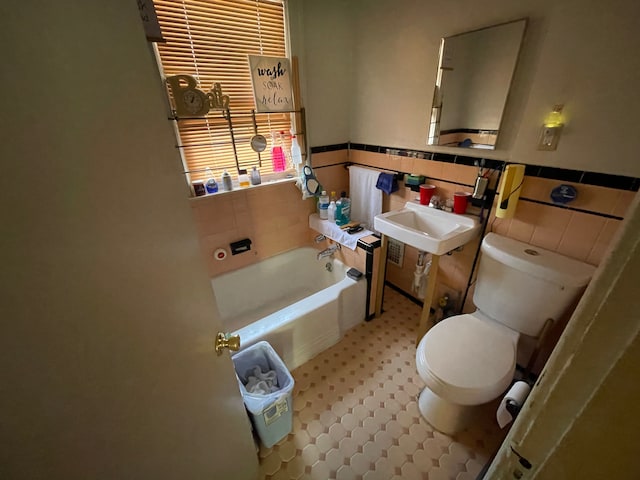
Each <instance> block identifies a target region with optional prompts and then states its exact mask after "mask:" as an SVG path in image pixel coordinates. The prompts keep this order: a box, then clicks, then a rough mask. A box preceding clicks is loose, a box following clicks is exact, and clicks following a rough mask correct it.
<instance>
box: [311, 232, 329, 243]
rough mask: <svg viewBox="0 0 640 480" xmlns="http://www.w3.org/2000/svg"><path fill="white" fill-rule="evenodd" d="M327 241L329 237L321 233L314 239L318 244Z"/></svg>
mask: <svg viewBox="0 0 640 480" xmlns="http://www.w3.org/2000/svg"><path fill="white" fill-rule="evenodd" d="M326 239H327V237H325V236H324V235H323V234H322V233H321V234H320V235H318V236H316V238H314V241H315V242H316V243H320V242H323V241H325V240H326Z"/></svg>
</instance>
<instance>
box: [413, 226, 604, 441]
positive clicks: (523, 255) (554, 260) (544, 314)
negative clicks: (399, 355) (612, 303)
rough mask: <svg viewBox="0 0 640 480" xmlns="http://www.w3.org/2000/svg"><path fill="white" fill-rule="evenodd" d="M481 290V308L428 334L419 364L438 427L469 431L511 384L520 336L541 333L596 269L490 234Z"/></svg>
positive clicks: (426, 411)
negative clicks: (481, 409) (475, 416)
mask: <svg viewBox="0 0 640 480" xmlns="http://www.w3.org/2000/svg"><path fill="white" fill-rule="evenodd" d="M481 251H482V258H481V259H480V263H479V267H478V276H477V280H476V283H475V288H474V293H473V303H474V304H475V305H476V307H477V310H476V311H475V312H474V313H472V314H465V315H457V316H455V317H449V318H447V319H445V320H443V321H441V322H440V323H438V324H437V325H435V326H434V327H433V328H431V329H430V330H429V331H428V332H427V334H426V335H425V336H424V337H423V338H422V339H421V340H420V343H419V345H418V348H417V350H416V366H417V369H418V373H419V374H420V377H421V378H422V379H423V380H424V382H425V383H426V387H425V388H424V390H423V391H422V392H421V393H420V398H419V401H418V407H419V409H420V413H421V414H422V416H423V417H424V418H425V419H426V420H427V421H428V422H429V423H430V424H431V425H432V426H433V427H434V428H436V429H437V430H440V431H441V432H443V433H446V434H449V435H452V434H454V433H456V432H458V431H460V430H462V429H464V428H465V427H466V425H467V423H468V421H469V420H470V419H471V417H472V413H473V411H474V410H475V408H474V407H475V406H476V405H481V404H483V403H487V402H490V401H491V400H494V399H496V398H498V397H499V396H500V395H501V394H502V393H503V392H505V391H506V389H507V388H508V387H509V384H510V383H511V380H512V379H513V374H514V371H515V366H516V353H517V345H518V339H519V338H520V334H524V335H528V336H530V337H534V338H536V337H538V335H539V334H540V331H541V330H542V327H543V326H544V324H545V323H546V322H547V321H549V320H552V321H553V320H557V319H559V318H560V317H561V316H562V315H563V314H564V312H565V311H566V309H567V308H568V307H569V306H570V305H571V304H572V303H574V302H575V300H576V298H577V297H578V296H579V295H580V294H581V293H582V291H583V290H584V287H585V286H586V285H587V283H589V280H590V279H591V276H592V275H593V272H594V267H593V266H591V265H587V264H586V263H583V262H579V261H577V260H574V259H572V258H568V257H565V256H563V255H560V254H558V253H556V252H550V251H547V250H544V249H542V248H537V247H533V246H532V245H528V244H526V243H523V242H519V241H517V240H513V239H510V238H506V237H502V236H500V235H496V234H495V233H489V234H487V236H486V237H485V238H484V239H483V241H482V246H481Z"/></svg>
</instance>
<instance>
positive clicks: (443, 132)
mask: <svg viewBox="0 0 640 480" xmlns="http://www.w3.org/2000/svg"><path fill="white" fill-rule="evenodd" d="M449 133H478V134H481V133H484V134H489V135H497V134H498V130H480V129H478V128H454V129H451V130H440V135H447V134H449Z"/></svg>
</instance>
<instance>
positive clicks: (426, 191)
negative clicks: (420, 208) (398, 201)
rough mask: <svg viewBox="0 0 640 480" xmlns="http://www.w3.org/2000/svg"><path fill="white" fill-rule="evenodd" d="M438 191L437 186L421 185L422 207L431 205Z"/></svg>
mask: <svg viewBox="0 0 640 480" xmlns="http://www.w3.org/2000/svg"><path fill="white" fill-rule="evenodd" d="M435 191H436V186H435V185H426V184H423V185H420V205H429V202H430V201H431V197H433V192H435Z"/></svg>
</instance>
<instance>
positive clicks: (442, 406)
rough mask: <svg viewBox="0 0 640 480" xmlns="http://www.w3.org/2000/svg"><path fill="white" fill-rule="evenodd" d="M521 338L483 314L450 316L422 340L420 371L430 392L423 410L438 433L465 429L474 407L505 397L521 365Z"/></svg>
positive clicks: (418, 358)
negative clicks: (519, 357) (517, 352)
mask: <svg viewBox="0 0 640 480" xmlns="http://www.w3.org/2000/svg"><path fill="white" fill-rule="evenodd" d="M518 337H519V335H518V333H517V332H515V331H513V330H509V329H508V328H506V327H504V326H502V325H500V324H497V323H495V322H492V321H491V320H489V319H487V318H484V317H483V315H482V313H481V312H475V313H474V314H467V315H457V316H455V317H449V318H447V319H445V320H443V321H442V322H440V323H438V324H437V325H435V326H434V327H433V328H432V329H431V330H429V332H428V333H427V334H426V335H425V336H424V337H422V340H421V341H420V343H419V345H418V348H417V351H416V366H417V370H418V373H419V375H420V377H421V378H422V379H423V380H424V381H425V383H426V385H427V386H426V388H425V389H424V390H423V391H422V393H421V394H420V398H419V401H418V407H419V409H420V413H421V414H422V416H423V417H424V418H425V419H426V420H427V421H428V422H429V423H430V424H431V425H432V426H433V427H434V428H436V429H437V430H439V431H441V432H443V433H446V434H449V435H452V434H454V433H456V432H458V431H460V430H463V429H464V428H465V427H466V426H467V424H468V421H469V420H470V419H471V418H472V413H473V410H474V407H475V406H477V405H482V404H484V403H487V402H490V401H491V400H493V399H495V398H497V397H498V396H500V395H501V394H502V393H503V392H504V391H505V390H506V389H507V388H508V387H509V385H510V383H511V380H512V378H513V374H514V371H515V366H516V347H517V343H518Z"/></svg>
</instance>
